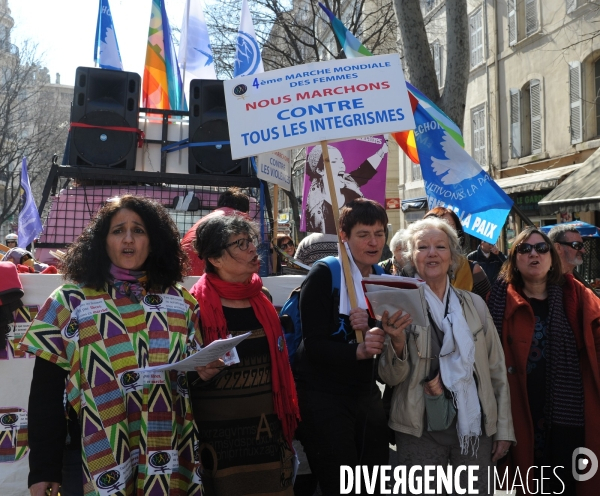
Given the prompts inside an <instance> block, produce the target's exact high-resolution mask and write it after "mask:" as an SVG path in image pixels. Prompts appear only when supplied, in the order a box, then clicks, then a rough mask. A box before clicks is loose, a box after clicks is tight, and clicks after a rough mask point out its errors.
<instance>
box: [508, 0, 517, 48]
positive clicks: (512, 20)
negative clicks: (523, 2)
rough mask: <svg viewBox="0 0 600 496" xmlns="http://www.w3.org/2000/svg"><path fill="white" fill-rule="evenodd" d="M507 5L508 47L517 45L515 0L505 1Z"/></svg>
mask: <svg viewBox="0 0 600 496" xmlns="http://www.w3.org/2000/svg"><path fill="white" fill-rule="evenodd" d="M507 5H508V45H509V46H513V45H516V44H517V0H507Z"/></svg>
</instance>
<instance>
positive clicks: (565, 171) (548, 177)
mask: <svg viewBox="0 0 600 496" xmlns="http://www.w3.org/2000/svg"><path fill="white" fill-rule="evenodd" d="M582 166H583V164H575V165H567V166H565V167H557V168H556V169H549V170H545V171H540V172H532V173H530V174H521V175H520V176H512V177H503V178H502V179H496V183H497V184H498V186H500V187H501V188H502V189H503V190H504V192H505V193H508V194H511V193H524V192H527V191H541V190H543V189H552V188H555V187H556V186H558V184H559V182H560V179H561V178H563V177H565V176H568V175H569V174H571V173H572V172H574V171H576V170H577V169H579V168H580V167H582Z"/></svg>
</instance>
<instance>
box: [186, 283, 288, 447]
mask: <svg viewBox="0 0 600 496" xmlns="http://www.w3.org/2000/svg"><path fill="white" fill-rule="evenodd" d="M262 287H263V283H262V279H261V278H260V277H259V276H258V274H253V275H252V277H251V278H250V280H249V282H246V283H231V282H226V281H223V280H222V279H221V278H220V277H219V276H217V275H216V274H212V273H209V274H204V275H203V276H202V277H201V278H200V279H199V280H198V282H197V283H196V284H194V286H193V287H192V289H191V291H190V293H191V294H192V295H193V296H194V297H195V298H196V300H198V303H199V305H200V315H201V320H202V337H203V341H204V345H207V344H209V343H211V342H213V341H214V340H215V339H223V338H226V337H227V334H228V331H227V322H226V320H225V314H224V313H223V305H222V304H221V298H226V299H228V300H244V299H249V300H250V305H251V306H252V310H254V315H256V318H257V319H258V321H259V322H260V324H261V325H262V327H263V329H264V331H265V334H266V336H267V341H268V342H269V350H270V352H271V380H272V389H273V407H274V409H275V413H277V417H278V418H279V420H280V421H281V424H282V426H283V434H284V436H285V438H286V440H287V442H288V443H289V445H290V447H291V446H292V439H293V437H294V432H295V431H296V426H297V425H298V420H299V419H300V411H299V409H298V397H297V395H296V385H295V384H294V378H293V376H292V369H291V368H290V362H289V358H288V352H287V346H286V344H285V338H284V337H283V333H282V332H281V324H280V322H279V316H278V315H277V312H276V311H275V307H274V306H273V305H272V304H271V302H270V301H269V299H268V298H267V297H266V296H265V294H264V293H263V292H262Z"/></svg>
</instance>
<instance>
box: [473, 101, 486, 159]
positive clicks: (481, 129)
mask: <svg viewBox="0 0 600 496" xmlns="http://www.w3.org/2000/svg"><path fill="white" fill-rule="evenodd" d="M471 148H472V150H471V155H472V156H473V158H474V159H475V161H476V162H477V163H478V164H480V165H485V163H486V154H485V106H484V105H480V106H479V107H476V108H474V109H473V110H472V112H471Z"/></svg>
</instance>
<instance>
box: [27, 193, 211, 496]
mask: <svg viewBox="0 0 600 496" xmlns="http://www.w3.org/2000/svg"><path fill="white" fill-rule="evenodd" d="M186 263H187V258H186V256H185V255H184V254H183V252H182V250H181V248H180V245H179V234H178V231H177V227H176V226H175V224H174V222H173V221H172V220H171V218H170V217H169V215H168V213H167V211H166V210H165V209H164V208H163V207H162V206H161V205H159V204H158V203H155V202H153V201H151V200H148V199H146V198H141V197H135V196H123V197H121V198H113V199H111V200H109V201H108V202H107V204H106V205H105V206H104V207H102V208H101V209H100V210H99V211H98V213H97V215H96V216H95V217H94V219H92V221H91V222H90V224H89V226H88V227H87V228H86V229H85V230H84V232H83V233H82V234H81V236H80V237H79V239H78V240H77V241H76V242H75V243H74V244H73V245H72V246H71V247H70V249H69V250H68V252H67V255H66V258H65V260H64V262H63V264H62V270H63V274H64V277H65V279H67V280H69V281H72V282H69V283H67V284H65V285H63V286H61V287H60V288H58V289H57V290H56V291H55V292H54V293H53V294H52V295H51V296H50V297H49V298H48V300H47V301H46V303H45V304H44V306H43V307H42V309H41V310H40V312H39V313H38V314H37V316H36V319H35V320H34V321H33V323H32V324H31V327H30V328H29V330H28V331H27V334H26V335H25V337H24V338H23V340H22V341H21V344H20V347H21V349H22V350H23V351H27V352H30V353H34V354H35V355H36V363H35V368H34V373H33V380H32V384H31V394H30V400H29V439H30V448H31V453H30V474H29V486H30V493H31V494H32V495H33V496H37V495H43V494H45V491H46V489H47V488H50V489H51V494H52V496H54V495H56V494H57V490H58V486H59V484H60V483H61V482H62V486H63V487H62V490H61V494H63V495H64V494H69V495H85V496H91V495H100V496H113V495H117V496H131V495H133V494H137V495H139V496H142V495H161V496H162V495H169V496H175V495H177V496H179V495H182V496H183V495H186V496H187V495H190V494H201V493H202V485H201V481H200V475H199V474H200V471H199V467H198V464H197V462H196V461H195V460H194V443H195V439H196V429H195V426H194V421H193V416H192V412H191V407H190V400H189V395H188V389H187V381H186V376H185V374H183V373H178V372H175V371H160V372H156V371H155V372H150V371H143V370H142V369H145V368H147V367H150V366H154V365H163V364H165V363H173V362H177V361H179V360H181V359H182V358H184V357H185V356H186V355H188V354H189V353H190V352H193V350H194V349H195V346H196V345H195V343H196V341H195V339H196V338H197V336H196V329H197V326H198V305H197V303H196V301H195V300H194V299H193V298H192V297H191V296H190V294H189V293H188V292H187V291H186V290H185V289H184V288H183V287H181V286H180V285H179V284H178V281H181V280H182V278H183V273H184V272H183V271H184V269H185V265H186ZM65 383H66V394H63V393H64V392H65ZM63 397H64V398H65V402H64V405H63ZM65 417H67V418H68V419H69V420H70V421H69V422H66V421H65ZM67 424H69V427H67ZM65 439H67V440H68V442H67V444H69V445H70V447H72V449H68V448H69V446H67V447H65ZM69 441H70V442H69ZM79 453H81V454H80V455H79ZM81 467H83V469H82V468H81ZM61 479H62V480H61Z"/></svg>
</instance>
